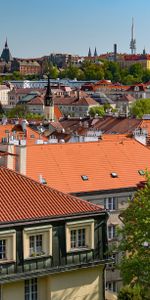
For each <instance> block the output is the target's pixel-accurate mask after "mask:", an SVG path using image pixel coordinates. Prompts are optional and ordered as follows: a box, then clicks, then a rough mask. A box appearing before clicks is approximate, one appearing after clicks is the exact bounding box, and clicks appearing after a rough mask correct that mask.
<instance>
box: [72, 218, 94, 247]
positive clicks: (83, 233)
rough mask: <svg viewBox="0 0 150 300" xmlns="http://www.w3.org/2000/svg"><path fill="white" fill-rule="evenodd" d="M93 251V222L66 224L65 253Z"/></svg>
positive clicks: (90, 220) (91, 220)
mask: <svg viewBox="0 0 150 300" xmlns="http://www.w3.org/2000/svg"><path fill="white" fill-rule="evenodd" d="M82 249H87V250H88V249H94V220H93V219H89V220H84V221H76V222H68V223H66V250H67V252H70V251H76V250H82Z"/></svg>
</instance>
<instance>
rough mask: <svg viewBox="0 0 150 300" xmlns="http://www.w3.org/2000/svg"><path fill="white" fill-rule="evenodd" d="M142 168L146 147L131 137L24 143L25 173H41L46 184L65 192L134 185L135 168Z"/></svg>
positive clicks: (148, 157)
mask: <svg viewBox="0 0 150 300" xmlns="http://www.w3.org/2000/svg"><path fill="white" fill-rule="evenodd" d="M146 168H148V169H149V168H150V151H149V149H148V148H146V147H145V146H143V145H141V144H140V143H139V142H137V141H135V140H133V139H124V140H122V139H120V140H116V139H115V140H101V141H99V142H88V143H76V144H73V143H68V144H55V145H34V146H29V147H27V175H28V176H29V177H31V178H33V179H35V180H39V175H40V174H41V175H42V176H43V177H44V178H45V179H46V181H47V183H48V185H50V186H52V187H54V188H57V189H59V190H62V191H64V192H69V193H74V192H88V191H98V190H110V189H118V188H128V187H136V185H137V184H138V183H139V181H141V175H139V173H138V170H141V169H142V170H145V169H146ZM112 172H116V173H117V174H118V177H117V178H112V177H111V173H112ZM82 175H86V176H88V178H89V180H86V181H83V180H82V178H81V176H82Z"/></svg>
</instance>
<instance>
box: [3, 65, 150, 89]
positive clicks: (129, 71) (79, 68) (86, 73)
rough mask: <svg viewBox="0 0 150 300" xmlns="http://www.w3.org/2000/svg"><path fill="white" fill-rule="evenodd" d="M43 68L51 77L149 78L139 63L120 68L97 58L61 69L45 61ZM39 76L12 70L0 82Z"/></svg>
mask: <svg viewBox="0 0 150 300" xmlns="http://www.w3.org/2000/svg"><path fill="white" fill-rule="evenodd" d="M43 69H44V70H45V74H47V73H49V74H50V77H51V78H53V79H56V78H69V79H75V78H76V79H77V80H101V79H107V80H111V81H112V82H115V83H116V82H120V83H122V84H126V85H131V84H134V83H139V82H147V81H149V80H150V70H145V69H144V68H142V66H141V65H140V64H139V63H136V64H134V65H131V66H130V67H129V68H121V67H120V66H119V64H118V63H117V62H111V61H107V60H104V61H100V60H98V61H96V62H95V63H94V62H92V61H89V60H85V61H84V62H82V63H81V64H79V65H74V64H70V65H69V66H66V67H65V68H63V69H58V68H57V66H56V65H53V64H52V63H51V62H48V61H46V62H44V66H43ZM40 78H42V75H36V74H35V75H22V74H20V73H19V72H13V74H7V75H5V76H4V77H0V83H1V82H3V81H7V80H23V79H24V80H25V79H26V80H33V79H35V80H36V79H37V80H38V79H40Z"/></svg>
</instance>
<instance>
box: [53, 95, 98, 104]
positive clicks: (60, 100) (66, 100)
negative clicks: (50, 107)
mask: <svg viewBox="0 0 150 300" xmlns="http://www.w3.org/2000/svg"><path fill="white" fill-rule="evenodd" d="M54 103H55V105H74V106H78V105H81V106H90V105H97V102H96V101H95V100H94V99H92V98H91V97H80V98H79V99H77V98H76V97H55V98H54Z"/></svg>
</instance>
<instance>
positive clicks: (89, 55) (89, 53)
mask: <svg viewBox="0 0 150 300" xmlns="http://www.w3.org/2000/svg"><path fill="white" fill-rule="evenodd" d="M91 56H92V53H91V48H90V47H89V52H88V57H91Z"/></svg>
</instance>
